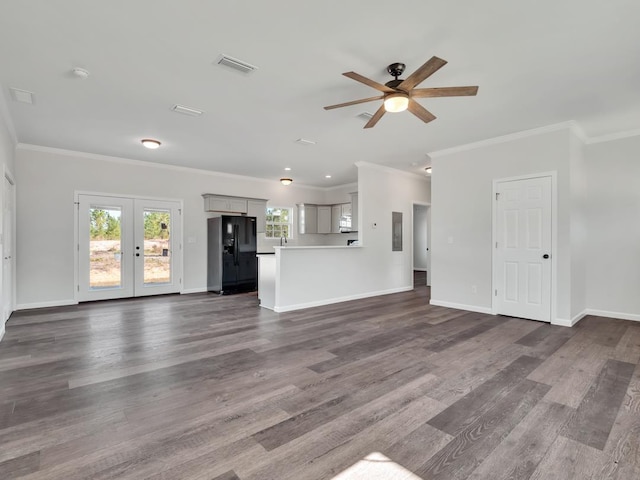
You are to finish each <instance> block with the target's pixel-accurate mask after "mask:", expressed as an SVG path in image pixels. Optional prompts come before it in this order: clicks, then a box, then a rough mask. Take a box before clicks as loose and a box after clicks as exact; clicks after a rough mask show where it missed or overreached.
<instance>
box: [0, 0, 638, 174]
mask: <svg viewBox="0 0 640 480" xmlns="http://www.w3.org/2000/svg"><path fill="white" fill-rule="evenodd" d="M639 20H640V2H638V0H609V1H595V0H538V1H536V2H521V1H513V0H486V1H483V2H480V1H477V0H464V1H457V2H451V1H444V0H441V1H434V0H432V1H428V0H405V1H403V2H389V1H385V2H382V1H379V0H341V1H335V0H324V1H316V2H313V3H312V2H309V1H300V0H269V1H264V0H253V1H249V0H234V1H226V2H222V1H215V2H214V1H206V0H180V1H169V0H163V1H160V0H135V1H134V0H109V1H104V0H102V1H98V0H91V1H89V0H29V1H25V0H2V2H1V3H0V85H1V86H2V90H3V94H4V96H5V100H6V103H7V104H8V107H9V112H10V116H11V118H12V120H13V123H14V126H15V130H16V132H17V137H18V141H19V142H22V143H28V144H36V145H44V146H50V147H59V148H64V149H70V150H77V151H83V152H91V153H98V154H104V155H112V156H118V157H125V158H132V159H139V160H147V161H155V162H160V163H166V164H174V165H183V166H189V167H195V168H201V169H207V170H215V171H221V172H228V173H235V174H241V175H249V176H254V177H261V178H269V179H274V180H277V179H278V178H279V177H281V176H282V175H283V174H284V173H285V172H283V168H284V167H286V166H289V167H291V168H292V169H293V170H292V171H291V176H292V177H293V178H294V180H295V181H296V182H299V183H302V184H308V185H316V186H332V185H339V184H345V183H349V182H352V181H355V179H356V168H355V166H354V165H353V164H354V162H356V161H360V160H365V161H368V162H372V163H378V164H384V165H388V166H391V167H395V168H399V169H403V170H407V171H416V172H419V171H422V169H423V168H424V166H425V165H426V164H427V163H428V161H429V160H428V157H427V156H426V153H428V152H433V151H437V150H441V149H444V148H449V147H453V146H456V145H461V144H465V143H469V142H474V141H478V140H483V139H486V138H491V137H495V136H499V135H504V134H508V133H512V132H517V131H521V130H526V129H530V128H535V127H541V126H545V125H550V124H554V123H559V122H564V121H567V120H576V121H578V123H579V124H580V125H581V126H582V128H583V129H584V131H585V132H586V134H587V135H589V136H599V135H605V134H609V133H615V132H620V131H625V130H631V129H637V128H638V127H640V88H639V86H640V61H639V60H640V28H638V21H639ZM221 53H225V54H227V55H231V56H233V57H236V58H239V59H241V60H244V61H246V62H248V63H251V64H254V65H256V66H258V67H259V70H257V71H256V72H254V73H253V74H251V75H243V74H240V73H237V72H235V71H232V70H229V69H227V68H224V67H221V66H218V65H216V64H215V61H216V59H217V58H218V56H219V55H220V54H221ZM433 55H436V56H439V57H441V58H444V59H445V60H447V61H448V62H449V64H448V65H446V66H445V67H444V68H442V69H441V70H439V71H438V72H436V74H434V75H433V76H432V77H430V78H429V79H427V80H426V81H425V82H423V83H422V84H421V87H438V86H456V85H479V86H480V90H479V93H478V96H477V97H460V98H437V99H423V100H420V103H422V105H424V106H425V107H426V108H428V109H429V110H430V111H432V112H433V113H434V114H435V115H436V116H437V117H438V118H437V120H435V121H434V122H432V123H429V124H424V123H422V122H421V121H420V120H418V119H417V118H416V117H414V116H413V115H411V114H410V113H409V112H404V113H400V114H387V115H385V117H384V118H382V120H381V121H380V122H379V123H378V125H377V126H376V127H375V128H373V129H367V130H363V128H362V127H363V126H364V123H365V122H364V121H363V120H361V119H359V118H357V115H358V114H359V113H362V112H364V111H369V112H374V111H375V110H376V109H377V107H378V105H379V104H378V103H368V104H362V105H356V106H352V107H346V108H342V109H338V110H332V111H325V110H323V108H322V107H323V106H325V105H331V104H336V103H341V102H345V101H349V100H355V99H359V98H365V97H370V96H374V95H376V94H377V92H376V91H375V90H373V89H371V88H369V87H367V86H364V85H362V84H359V83H357V82H355V81H353V80H350V79H348V78H346V77H343V76H342V75H341V73H342V72H346V71H350V70H353V71H356V72H358V73H360V74H362V75H365V76H367V77H370V78H372V79H374V80H376V81H378V82H380V83H384V82H386V81H387V80H390V79H391V77H390V76H388V74H387V73H386V71H385V68H386V66H387V65H388V64H389V63H392V62H403V63H405V64H406V65H407V72H408V73H411V72H412V71H413V70H415V69H416V68H418V67H419V66H420V65H421V64H422V63H424V62H425V61H426V60H427V59H428V58H430V57H431V56H433ZM73 67H83V68H86V69H87V70H89V71H90V72H91V75H90V77H89V78H87V79H86V80H81V79H79V78H77V77H74V76H73V75H72V74H71V73H70V72H71V70H72V68H73ZM405 76H406V75H405ZM9 87H15V88H19V89H24V90H28V91H32V92H34V93H35V99H36V103H35V105H33V106H30V105H25V104H20V103H17V102H15V101H13V100H12V98H11V96H10V94H9V90H8V89H9ZM176 103H178V104H182V105H186V106H189V107H195V108H198V109H201V110H204V111H205V114H204V115H202V116H201V117H198V118H193V117H188V116H184V115H179V114H176V113H174V112H172V111H171V107H172V106H173V105H174V104H176ZM144 137H152V138H157V139H159V140H161V141H162V142H163V146H162V148H161V149H159V150H155V151H149V150H146V149H144V148H143V147H142V146H141V144H140V139H141V138H144ZM298 138H306V139H310V140H313V141H316V142H317V144H316V145H314V146H301V145H298V144H296V143H295V140H296V139H298ZM326 174H331V175H332V178H331V179H325V175H326Z"/></svg>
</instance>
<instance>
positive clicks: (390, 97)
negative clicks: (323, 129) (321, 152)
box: [324, 57, 478, 128]
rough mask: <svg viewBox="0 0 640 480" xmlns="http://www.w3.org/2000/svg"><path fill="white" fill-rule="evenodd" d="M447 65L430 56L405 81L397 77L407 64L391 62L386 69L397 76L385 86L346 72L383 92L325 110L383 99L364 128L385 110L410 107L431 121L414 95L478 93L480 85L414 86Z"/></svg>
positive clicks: (458, 95) (430, 114)
mask: <svg viewBox="0 0 640 480" xmlns="http://www.w3.org/2000/svg"><path fill="white" fill-rule="evenodd" d="M446 64H447V62H446V60H442V59H441V58H438V57H431V59H429V60H427V61H426V62H425V64H424V65H422V66H421V67H420V68H418V69H417V70H416V71H415V72H413V73H412V74H411V75H409V76H408V77H407V78H405V79H404V80H402V79H399V78H398V77H399V76H400V75H402V73H403V72H404V69H405V65H404V63H392V64H391V65H389V66H388V67H387V72H389V74H390V75H391V76H393V77H395V79H394V80H390V81H388V82H387V83H385V84H384V85H382V84H381V83H378V82H375V81H373V80H371V79H369V78H366V77H363V76H362V75H360V74H358V73H356V72H345V73H343V75H344V76H345V77H349V78H351V79H352V80H355V81H356V82H360V83H364V84H365V85H368V86H370V87H373V88H375V89H376V90H379V91H381V92H382V93H383V94H382V95H378V96H377V97H369V98H362V99H360V100H354V101H352V102H346V103H339V104H337V105H329V106H328V107H324V109H325V110H332V109H334V108H340V107H348V106H350V105H357V104H359V103H366V102H373V101H374V100H382V99H384V102H383V103H382V105H381V106H380V108H378V110H377V111H376V113H374V114H373V117H371V119H370V120H369V121H368V122H367V124H366V125H365V126H364V128H371V127H373V126H374V125H375V124H376V123H378V121H379V120H380V119H381V118H382V116H383V115H384V114H385V113H386V112H402V111H404V110H409V111H410V112H411V113H413V114H414V115H415V116H416V117H418V118H419V119H420V120H422V121H423V122H425V123H427V122H430V121H431V120H435V118H436V117H435V115H433V114H432V113H431V112H430V111H429V110H427V109H426V108H424V107H423V106H422V105H420V104H419V103H418V102H416V101H415V100H414V99H415V98H428V97H464V96H473V95H475V94H476V93H478V87H441V88H415V87H416V86H417V85H418V84H419V83H421V82H422V81H424V80H426V79H427V78H429V77H430V76H431V75H433V74H434V73H436V72H437V71H438V70H440V69H441V68H442V67H444V66H445V65H446Z"/></svg>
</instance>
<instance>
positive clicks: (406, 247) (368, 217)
mask: <svg viewBox="0 0 640 480" xmlns="http://www.w3.org/2000/svg"><path fill="white" fill-rule="evenodd" d="M356 165H358V202H359V206H360V214H359V222H360V227H361V228H360V232H359V233H360V242H361V245H363V246H365V247H366V249H367V251H368V252H371V255H372V256H371V257H370V261H371V265H369V266H368V269H369V270H370V274H371V275H372V276H374V277H381V276H383V277H387V279H388V280H389V281H390V282H391V284H393V285H409V286H412V285H413V257H412V248H411V244H412V242H413V235H412V234H411V232H412V229H413V227H412V225H411V216H412V210H413V204H414V202H415V203H429V202H430V201H431V183H430V182H429V181H428V180H427V179H426V178H423V177H420V176H418V175H413V174H407V173H404V172H400V171H398V170H392V169H387V168H384V167H380V166H377V165H372V164H368V163H364V162H359V163H357V164H356ZM391 212H402V220H403V233H402V236H403V250H402V252H392V251H391ZM374 224H375V225H376V226H375V227H374V226H373V225H374ZM395 277H398V278H395ZM392 278H393V280H392Z"/></svg>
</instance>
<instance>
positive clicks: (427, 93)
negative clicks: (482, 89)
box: [411, 87, 478, 98]
mask: <svg viewBox="0 0 640 480" xmlns="http://www.w3.org/2000/svg"><path fill="white" fill-rule="evenodd" d="M477 93H478V87H441V88H416V89H415V90H413V91H412V92H411V96H412V97H415V98H430V97H472V96H474V95H476V94H477Z"/></svg>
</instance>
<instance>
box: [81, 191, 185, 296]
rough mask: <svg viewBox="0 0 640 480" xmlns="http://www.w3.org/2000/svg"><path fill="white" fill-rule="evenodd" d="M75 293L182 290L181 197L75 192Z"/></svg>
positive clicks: (142, 293)
mask: <svg viewBox="0 0 640 480" xmlns="http://www.w3.org/2000/svg"><path fill="white" fill-rule="evenodd" d="M78 212H79V218H78V235H79V238H78V269H79V271H78V280H79V281H78V297H79V298H78V299H79V300H80V301H91V300H106V299H113V298H126V297H140V296H145V295H160V294H165V293H177V292H179V291H180V283H181V276H182V264H181V254H180V253H181V252H180V249H181V244H182V236H181V230H180V228H181V219H180V215H181V208H180V203H179V202H171V201H162V200H147V199H141V198H127V197H115V196H114V197H111V196H99V195H84V194H81V195H78Z"/></svg>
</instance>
